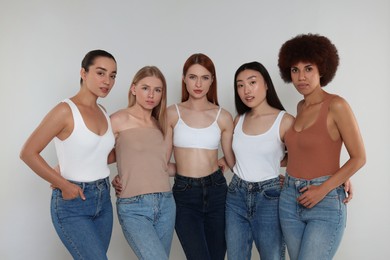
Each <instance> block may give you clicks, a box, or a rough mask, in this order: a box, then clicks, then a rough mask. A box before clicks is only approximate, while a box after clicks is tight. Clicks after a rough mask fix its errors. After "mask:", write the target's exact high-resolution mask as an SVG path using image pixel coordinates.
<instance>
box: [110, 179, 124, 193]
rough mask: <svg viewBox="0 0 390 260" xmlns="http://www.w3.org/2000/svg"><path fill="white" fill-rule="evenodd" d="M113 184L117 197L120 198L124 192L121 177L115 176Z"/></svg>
mask: <svg viewBox="0 0 390 260" xmlns="http://www.w3.org/2000/svg"><path fill="white" fill-rule="evenodd" d="M111 184H112V186H113V187H114V189H115V195H116V196H117V197H118V196H119V195H120V194H121V192H122V183H121V177H120V176H119V175H117V176H115V177H114V179H113V180H112V182H111Z"/></svg>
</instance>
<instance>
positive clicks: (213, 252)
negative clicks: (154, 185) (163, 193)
mask: <svg viewBox="0 0 390 260" xmlns="http://www.w3.org/2000/svg"><path fill="white" fill-rule="evenodd" d="M226 190H227V184H226V179H225V176H223V173H222V171H221V170H217V171H216V172H214V173H212V174H210V175H208V176H205V177H201V178H191V177H186V176H182V175H178V174H177V175H176V177H175V183H174V185H173V188H172V191H173V195H174V196H175V201H176V207H177V209H176V210H177V214H176V225H175V228H176V234H177V236H178V238H179V240H180V243H181V246H182V247H183V250H184V253H185V255H186V259H187V260H224V259H225V254H226V241H225V204H226Z"/></svg>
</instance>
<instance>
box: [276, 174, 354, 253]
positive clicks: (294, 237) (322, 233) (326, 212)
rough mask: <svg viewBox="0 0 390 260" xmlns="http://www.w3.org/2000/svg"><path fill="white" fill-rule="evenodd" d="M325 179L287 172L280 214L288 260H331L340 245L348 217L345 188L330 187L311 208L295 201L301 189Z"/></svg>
mask: <svg viewBox="0 0 390 260" xmlns="http://www.w3.org/2000/svg"><path fill="white" fill-rule="evenodd" d="M328 178H329V176H324V177H320V178H316V179H312V180H304V179H297V178H294V177H291V176H289V175H288V174H286V179H285V182H284V186H283V189H282V193H281V195H280V202H279V215H280V223H281V225H282V230H283V234H284V237H285V240H286V244H287V249H288V253H289V256H290V259H291V260H313V259H315V260H330V259H332V258H333V256H334V255H335V253H336V251H337V248H338V246H339V245H340V242H341V238H342V236H343V233H344V229H345V225H346V217H347V207H346V205H345V204H344V203H343V200H344V199H345V191H344V187H343V186H340V187H338V188H336V189H334V190H332V191H331V192H329V193H328V195H326V197H325V198H324V199H323V200H321V201H320V202H319V203H318V204H317V205H315V206H314V207H313V208H311V209H309V208H305V207H304V206H302V205H301V204H299V203H298V202H297V198H298V197H299V196H300V195H301V194H302V193H300V192H299V190H300V189H302V188H303V187H305V186H308V185H321V184H322V183H323V182H324V181H326V180H327V179H328Z"/></svg>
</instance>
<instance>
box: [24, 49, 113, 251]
mask: <svg viewBox="0 0 390 260" xmlns="http://www.w3.org/2000/svg"><path fill="white" fill-rule="evenodd" d="M116 72H117V67H116V61H115V59H114V57H113V56H112V55H111V54H110V53H108V52H106V51H103V50H94V51H90V52H89V53H87V54H86V55H85V57H84V59H83V61H82V63H81V71H80V76H81V79H80V85H81V88H80V90H79V92H78V93H77V94H76V95H75V96H73V97H71V98H69V99H65V100H64V101H63V102H61V103H60V104H58V105H57V106H56V107H54V108H53V109H52V110H51V111H50V112H49V113H48V114H47V115H46V117H45V118H44V119H43V120H42V122H41V123H40V125H39V126H38V127H37V128H36V129H35V131H34V132H33V133H32V134H31V136H30V137H29V138H28V140H27V141H26V143H25V144H24V146H23V149H22V151H21V153H20V158H21V159H22V160H23V161H24V162H25V163H26V164H27V165H28V166H29V167H30V168H31V169H32V170H33V171H34V172H35V173H36V174H37V175H39V176H40V177H41V178H43V179H45V180H46V181H48V182H49V183H51V184H52V187H54V189H53V194H52V200H51V216H52V221H53V224H54V227H55V229H56V231H57V234H58V235H59V237H60V238H61V240H62V242H63V243H64V245H65V246H66V248H67V249H68V251H69V252H70V254H71V255H72V257H73V258H74V259H107V255H106V253H107V250H108V245H109V243H110V239H111V232H112V219H113V218H112V205H111V197H110V182H109V179H108V176H109V175H110V169H109V168H108V165H107V163H108V159H107V158H108V156H109V154H110V152H111V151H112V149H113V147H114V142H115V140H114V135H113V132H112V130H111V124H110V119H109V117H108V115H107V114H106V111H105V110H104V108H103V107H102V106H101V105H99V104H98V103H97V99H98V98H104V97H106V96H107V95H108V93H110V90H111V89H112V87H113V85H114V83H115V77H116ZM53 139H54V143H55V147H56V151H57V157H58V161H59V169H60V174H58V173H57V172H56V170H55V169H53V168H52V167H50V166H49V164H48V163H47V162H46V161H45V160H44V159H43V158H42V156H41V155H40V153H41V151H42V150H43V149H44V148H45V147H46V146H47V145H48V144H49V143H50V142H51V140H53Z"/></svg>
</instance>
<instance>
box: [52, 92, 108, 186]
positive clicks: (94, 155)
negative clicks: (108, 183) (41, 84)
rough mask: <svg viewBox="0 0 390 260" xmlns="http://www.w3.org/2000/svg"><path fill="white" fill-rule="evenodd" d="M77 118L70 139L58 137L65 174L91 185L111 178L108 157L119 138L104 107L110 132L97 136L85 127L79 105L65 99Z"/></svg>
mask: <svg viewBox="0 0 390 260" xmlns="http://www.w3.org/2000/svg"><path fill="white" fill-rule="evenodd" d="M63 102H65V103H67V104H68V105H69V107H70V109H71V111H72V115H73V122H74V123H73V131H72V133H71V134H70V136H69V137H68V138H66V139H65V140H60V139H59V138H57V137H55V138H54V144H55V148H56V151H57V157H58V162H59V165H60V169H61V175H62V176H63V177H64V178H65V179H67V180H72V181H77V182H91V181H96V180H99V179H103V178H106V177H108V176H109V175H110V169H109V168H108V165H107V157H108V154H109V153H110V152H111V150H112V149H113V148H114V143H115V138H114V134H113V132H112V129H111V123H110V118H109V117H108V115H107V113H106V112H105V111H104V109H103V108H101V107H100V105H99V107H100V109H101V110H102V112H103V113H104V116H105V117H106V119H107V125H108V127H107V131H106V133H105V134H103V135H97V134H95V133H94V132H92V131H91V130H89V129H88V127H87V126H86V125H85V122H84V120H83V117H82V115H81V113H80V111H79V109H78V108H77V106H76V105H75V104H74V103H73V102H72V101H71V100H70V99H65V100H64V101H63Z"/></svg>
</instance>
